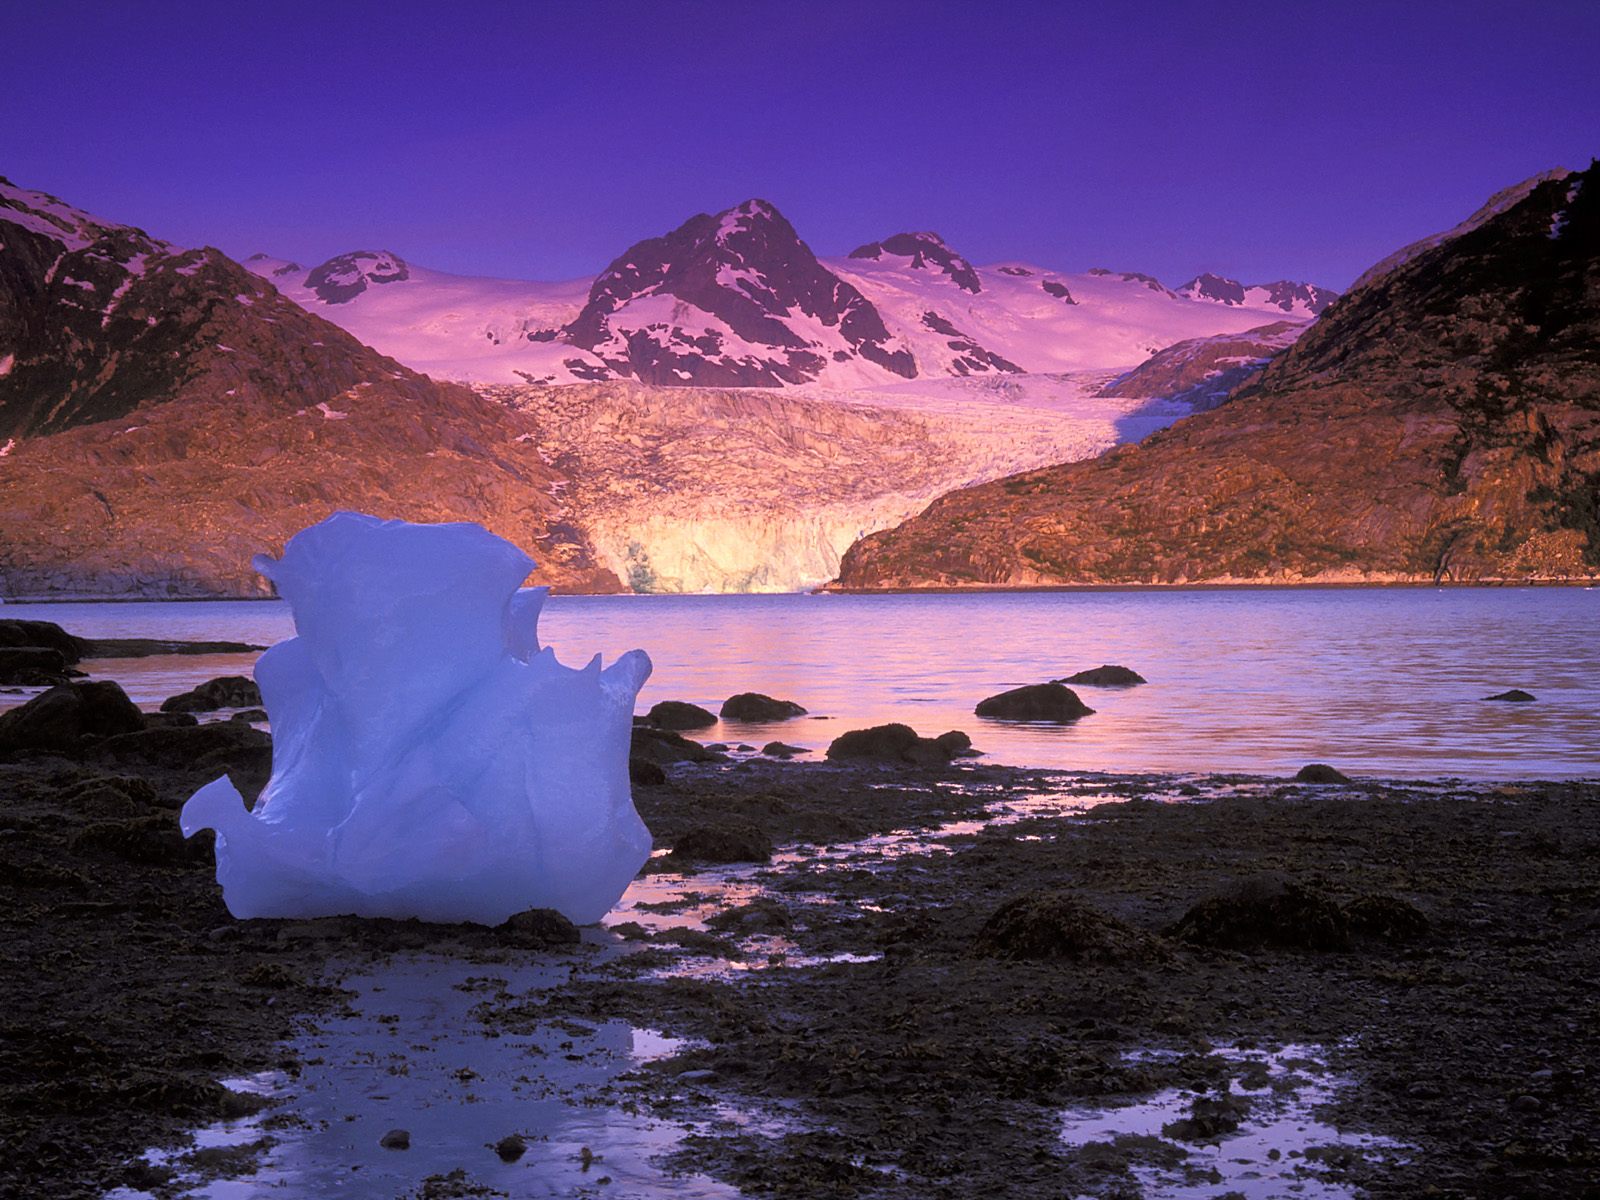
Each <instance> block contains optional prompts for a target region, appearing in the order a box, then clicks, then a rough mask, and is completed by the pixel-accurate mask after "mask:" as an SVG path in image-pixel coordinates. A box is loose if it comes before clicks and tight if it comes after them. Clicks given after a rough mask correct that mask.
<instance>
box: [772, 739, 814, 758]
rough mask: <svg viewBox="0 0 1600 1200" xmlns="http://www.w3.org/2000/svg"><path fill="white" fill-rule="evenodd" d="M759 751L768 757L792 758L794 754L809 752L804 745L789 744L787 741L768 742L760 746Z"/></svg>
mask: <svg viewBox="0 0 1600 1200" xmlns="http://www.w3.org/2000/svg"><path fill="white" fill-rule="evenodd" d="M761 753H763V754H765V755H767V756H768V757H769V758H793V757H794V756H795V755H796V754H810V753H811V751H809V750H807V749H806V748H805V747H804V746H791V745H789V743H788V742H768V743H767V744H766V745H765V746H763V747H761Z"/></svg>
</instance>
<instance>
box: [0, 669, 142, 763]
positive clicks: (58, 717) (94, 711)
mask: <svg viewBox="0 0 1600 1200" xmlns="http://www.w3.org/2000/svg"><path fill="white" fill-rule="evenodd" d="M143 728H144V716H143V714H142V713H140V711H139V708H138V706H137V705H135V704H134V702H133V701H132V700H129V699H128V697H127V695H126V693H124V692H123V690H122V689H121V688H120V687H118V686H117V685H116V684H115V683H112V682H111V681H110V680H96V681H94V682H91V683H63V684H59V685H57V686H56V687H53V688H51V689H50V690H49V691H47V692H45V693H43V694H42V695H39V696H35V697H34V698H33V699H32V700H29V701H28V702H27V703H26V704H24V705H22V706H21V707H20V708H13V709H11V710H10V711H9V712H5V713H0V754H5V753H8V752H12V751H17V750H54V751H58V752H65V753H71V752H73V751H76V750H78V749H80V748H82V746H83V745H84V744H85V743H86V742H94V741H97V740H99V739H103V738H108V737H114V736H116V735H118V734H129V733H132V732H133V731H135V730H142V729H143Z"/></svg>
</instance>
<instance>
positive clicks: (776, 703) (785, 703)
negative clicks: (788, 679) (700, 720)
mask: <svg viewBox="0 0 1600 1200" xmlns="http://www.w3.org/2000/svg"><path fill="white" fill-rule="evenodd" d="M805 712H806V710H805V709H803V708H801V707H800V706H799V705H798V704H796V703H795V702H794V701H793V700H774V699H773V698H772V697H771V696H763V695H762V694H761V693H760V692H740V693H739V694H738V695H737V696H729V697H728V698H727V699H726V700H724V701H723V702H722V719H723V720H724V721H787V720H788V719H789V718H790V717H803V716H805Z"/></svg>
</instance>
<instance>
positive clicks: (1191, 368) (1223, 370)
mask: <svg viewBox="0 0 1600 1200" xmlns="http://www.w3.org/2000/svg"><path fill="white" fill-rule="evenodd" d="M1305 331H1306V326H1305V325H1302V324H1300V323H1298V322H1296V321H1275V322H1273V323H1272V324H1271V325H1262V326H1260V327H1259V328H1257V329H1247V330H1245V331H1244V332H1243V333H1219V334H1216V335H1215V336H1213V337H1206V338H1190V339H1189V340H1188V341H1185V342H1178V343H1177V344H1176V345H1172V346H1168V347H1167V348H1166V349H1165V350H1158V351H1157V352H1156V353H1154V354H1152V355H1151V356H1150V357H1149V358H1147V359H1146V360H1145V361H1144V362H1142V363H1140V364H1139V365H1138V366H1137V367H1135V368H1134V369H1133V370H1131V371H1126V372H1124V373H1123V374H1121V375H1118V376H1117V377H1116V378H1115V379H1113V380H1112V381H1111V382H1110V383H1108V384H1107V385H1106V386H1105V387H1104V388H1102V389H1101V390H1100V393H1099V394H1100V395H1102V396H1126V397H1138V396H1156V397H1160V398H1162V399H1164V400H1170V401H1174V402H1176V403H1179V404H1183V405H1186V406H1187V407H1188V408H1189V409H1190V410H1191V411H1193V412H1204V411H1205V410H1206V409H1208V408H1216V407H1217V405H1219V404H1221V403H1222V402H1223V400H1225V399H1227V397H1228V394H1229V393H1230V392H1231V391H1233V389H1234V388H1236V387H1238V386H1239V385H1240V384H1242V383H1243V382H1244V381H1245V380H1246V379H1249V378H1250V377H1251V376H1252V375H1254V374H1256V373H1257V372H1258V371H1260V370H1261V369H1262V368H1263V367H1265V366H1266V365H1267V363H1268V362H1270V361H1271V359H1272V356H1273V355H1275V354H1277V353H1278V352H1279V351H1281V350H1283V349H1285V348H1286V347H1289V346H1292V345H1294V342H1295V339H1296V338H1298V337H1299V336H1300V335H1301V334H1302V333H1304V332H1305Z"/></svg>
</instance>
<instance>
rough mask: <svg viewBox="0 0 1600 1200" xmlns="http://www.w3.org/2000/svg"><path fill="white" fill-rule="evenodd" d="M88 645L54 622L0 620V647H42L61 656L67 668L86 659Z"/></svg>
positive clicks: (9, 618) (8, 618)
mask: <svg viewBox="0 0 1600 1200" xmlns="http://www.w3.org/2000/svg"><path fill="white" fill-rule="evenodd" d="M89 645H90V643H89V642H86V641H84V640H83V639H82V638H77V637H73V636H72V635H71V634H70V633H68V632H67V631H66V630H65V629H63V628H61V626H59V625H57V624H56V623H55V622H54V621H23V620H17V619H15V618H11V617H7V618H5V619H3V620H0V646H3V647H5V648H7V649H11V648H19V649H20V648H31V647H40V646H42V647H44V648H45V649H48V650H54V651H55V652H56V653H58V654H59V655H61V659H62V661H63V662H64V663H66V665H67V666H71V665H72V664H74V663H76V662H77V661H78V660H79V659H82V658H87V657H88V647H89Z"/></svg>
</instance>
